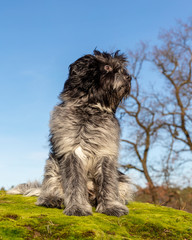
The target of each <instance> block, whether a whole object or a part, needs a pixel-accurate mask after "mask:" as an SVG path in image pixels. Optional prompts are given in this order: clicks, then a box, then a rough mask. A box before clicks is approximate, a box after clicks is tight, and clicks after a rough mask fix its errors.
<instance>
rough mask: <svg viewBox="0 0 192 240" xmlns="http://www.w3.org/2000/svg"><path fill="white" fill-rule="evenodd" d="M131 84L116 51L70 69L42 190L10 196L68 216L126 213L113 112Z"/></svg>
mask: <svg viewBox="0 0 192 240" xmlns="http://www.w3.org/2000/svg"><path fill="white" fill-rule="evenodd" d="M130 85H131V77H130V75H129V74H128V72H127V70H126V58H125V56H124V55H123V54H119V52H116V53H114V54H109V53H106V52H103V53H101V52H99V51H94V54H93V55H85V56H83V57H81V58H79V59H78V60H77V61H75V62H74V63H73V64H71V65H70V67H69V78H68V79H67V81H66V82H65V85H64V89H63V91H62V92H61V94H60V100H61V103H60V104H59V105H57V106H56V107H55V108H54V110H53V112H52V116H51V120H50V144H51V151H50V156H49V159H48V160H47V162H46V166H45V174H44V180H43V183H42V186H39V185H38V184H36V186H35V185H33V184H32V183H28V185H27V184H24V185H19V186H17V187H16V188H14V189H12V190H10V191H9V193H13V194H14V193H21V194H25V195H28V196H29V195H38V196H39V198H38V200H37V205H42V206H46V207H57V208H61V207H62V206H63V205H64V207H65V209H64V213H65V214H67V215H76V216H84V215H91V214H92V206H96V211H97V212H100V213H105V214H107V215H114V216H121V215H124V214H127V213H128V209H127V207H126V206H125V204H126V203H127V201H129V200H130V199H131V187H130V182H129V179H128V177H127V176H126V175H124V174H122V173H121V172H119V171H118V170H117V168H118V162H117V159H118V150H119V137H120V127H119V123H118V121H117V119H116V117H115V111H116V109H117V107H118V105H119V102H120V101H121V100H122V99H123V98H126V97H127V96H128V94H129V91H130ZM35 189H36V192H35Z"/></svg>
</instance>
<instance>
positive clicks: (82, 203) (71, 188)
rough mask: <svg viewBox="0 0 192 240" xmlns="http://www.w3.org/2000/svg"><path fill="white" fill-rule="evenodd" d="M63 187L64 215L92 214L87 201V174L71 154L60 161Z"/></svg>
mask: <svg viewBox="0 0 192 240" xmlns="http://www.w3.org/2000/svg"><path fill="white" fill-rule="evenodd" d="M60 166H61V172H62V182H63V189H64V205H65V210H64V213H65V214H66V215H69V216H71V215H74V216H87V215H91V214H92V207H91V205H90V204H89V202H88V191H87V174H86V170H85V167H84V165H83V163H82V161H81V160H80V159H79V158H78V157H76V156H75V154H74V155H73V154H71V155H68V156H65V157H64V158H63V159H62V161H61V165H60Z"/></svg>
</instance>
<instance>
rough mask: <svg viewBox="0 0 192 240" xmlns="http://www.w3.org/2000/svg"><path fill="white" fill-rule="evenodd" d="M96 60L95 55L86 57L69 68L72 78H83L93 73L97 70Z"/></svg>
mask: <svg viewBox="0 0 192 240" xmlns="http://www.w3.org/2000/svg"><path fill="white" fill-rule="evenodd" d="M96 61H97V60H96V58H95V56H93V55H90V54H88V55H85V56H83V57H81V58H79V59H78V60H77V61H75V62H74V63H72V64H71V65H70V66H69V76H70V77H82V76H84V75H86V74H87V73H90V72H91V71H94V70H96V69H95V67H96V66H97V64H96Z"/></svg>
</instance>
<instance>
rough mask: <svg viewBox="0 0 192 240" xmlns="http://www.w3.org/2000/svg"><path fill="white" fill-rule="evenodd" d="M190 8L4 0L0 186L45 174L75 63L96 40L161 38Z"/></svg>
mask: <svg viewBox="0 0 192 240" xmlns="http://www.w3.org/2000/svg"><path fill="white" fill-rule="evenodd" d="M191 9H192V1H191V0H182V1H181V0H161V1H154V0H145V1H144V0H134V1H131V0H118V1H114V0H102V1H101V0H97V1H90V0H89V1H88V0H82V1H78V0H70V1H66V0H55V1H51V0H46V1H45V0H33V1H29V0H28V1H26V0H17V1H15V0H7V1H6V0H0V83H1V86H0V150H1V154H0V170H1V174H0V186H4V187H6V188H9V187H10V186H12V185H16V184H18V183H22V182H26V181H28V180H34V179H38V180H41V179H42V176H43V169H44V163H45V160H46V158H47V156H48V152H49V147H48V134H49V127H48V125H49V116H50V112H51V110H52V108H53V106H54V105H55V104H56V103H58V98H57V96H58V94H59V92H60V91H61V90H62V88H63V84H64V81H65V80H66V78H67V75H68V65H69V64H70V63H72V62H73V61H75V60H76V59H77V58H79V57H80V56H82V55H84V54H87V53H92V51H93V50H94V49H95V48H96V47H97V48H98V49H99V50H105V51H106V50H107V51H111V50H116V49H120V50H121V51H122V52H126V51H127V50H128V49H133V48H135V47H136V46H137V43H139V42H140V41H141V40H142V41H150V43H152V44H155V43H156V42H157V36H158V33H159V31H160V30H161V29H167V28H169V27H172V26H174V25H175V23H176V20H177V19H181V20H183V21H186V20H187V19H188V17H189V16H190V15H191ZM148 76H150V73H149V75H148ZM148 76H146V79H147V77H148Z"/></svg>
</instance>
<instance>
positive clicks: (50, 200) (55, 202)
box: [36, 195, 64, 208]
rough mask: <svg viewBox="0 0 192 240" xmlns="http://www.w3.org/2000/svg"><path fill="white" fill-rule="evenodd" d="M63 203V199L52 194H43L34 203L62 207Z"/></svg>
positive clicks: (49, 206)
mask: <svg viewBox="0 0 192 240" xmlns="http://www.w3.org/2000/svg"><path fill="white" fill-rule="evenodd" d="M63 204H64V200H63V199H62V198H59V197H56V196H52V195H44V196H43V197H42V196H40V197H39V198H38V199H37V202H36V205H38V206H44V207H48V208H62V206H63Z"/></svg>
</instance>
